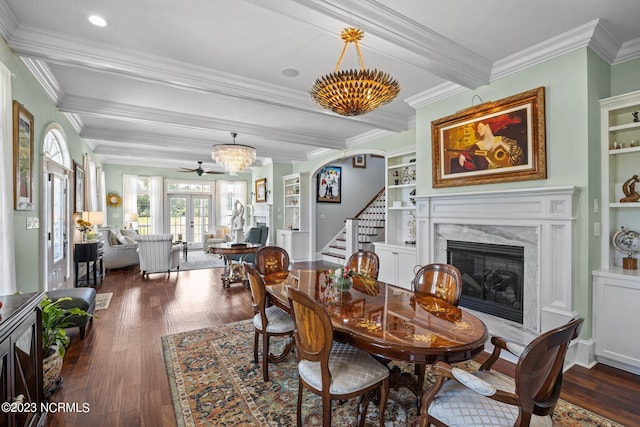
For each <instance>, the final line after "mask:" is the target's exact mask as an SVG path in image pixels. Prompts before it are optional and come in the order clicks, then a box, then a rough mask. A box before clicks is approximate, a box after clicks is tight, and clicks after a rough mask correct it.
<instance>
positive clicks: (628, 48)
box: [613, 39, 640, 64]
mask: <svg viewBox="0 0 640 427" xmlns="http://www.w3.org/2000/svg"><path fill="white" fill-rule="evenodd" d="M638 58H640V39H635V40H630V41H628V42H625V43H623V44H622V47H620V50H619V51H618V55H617V56H616V59H615V60H614V61H613V64H620V63H622V62H626V61H631V60H634V59H638Z"/></svg>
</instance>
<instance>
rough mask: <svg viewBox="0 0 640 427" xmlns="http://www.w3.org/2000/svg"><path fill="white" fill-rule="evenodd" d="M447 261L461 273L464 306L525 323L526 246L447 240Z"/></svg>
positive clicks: (461, 303) (461, 301) (461, 302)
mask: <svg viewBox="0 0 640 427" xmlns="http://www.w3.org/2000/svg"><path fill="white" fill-rule="evenodd" d="M447 262H448V263H449V264H451V265H454V266H456V267H457V268H458V269H459V270H460V272H461V273H462V278H463V285H462V297H461V298H460V305H461V306H463V307H467V308H470V309H473V310H476V311H481V312H483V313H487V314H491V315H493V316H497V317H501V318H503V319H507V320H511V321H513V322H516V323H520V324H522V323H523V294H524V247H521V246H512V245H498V244H490V243H477V242H466V241H457V240H447Z"/></svg>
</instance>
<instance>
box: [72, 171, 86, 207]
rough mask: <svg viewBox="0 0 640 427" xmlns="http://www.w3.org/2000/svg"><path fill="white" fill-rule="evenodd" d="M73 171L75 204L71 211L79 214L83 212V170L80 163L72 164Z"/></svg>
mask: <svg viewBox="0 0 640 427" xmlns="http://www.w3.org/2000/svg"><path fill="white" fill-rule="evenodd" d="M73 171H74V175H75V181H76V184H75V199H74V200H75V202H74V205H73V206H74V208H73V211H74V212H76V213H81V212H82V211H83V210H84V169H83V168H82V166H80V163H78V162H75V161H74V162H73Z"/></svg>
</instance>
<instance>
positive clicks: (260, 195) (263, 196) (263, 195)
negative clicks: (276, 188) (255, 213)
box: [256, 178, 267, 203]
mask: <svg viewBox="0 0 640 427" xmlns="http://www.w3.org/2000/svg"><path fill="white" fill-rule="evenodd" d="M266 202H267V178H262V179H258V180H256V203H266Z"/></svg>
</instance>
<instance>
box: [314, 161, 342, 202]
mask: <svg viewBox="0 0 640 427" xmlns="http://www.w3.org/2000/svg"><path fill="white" fill-rule="evenodd" d="M317 181H318V191H317V197H316V202H323V203H341V202H342V168H341V167H340V166H326V167H324V168H322V169H321V170H320V172H318V179H317Z"/></svg>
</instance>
